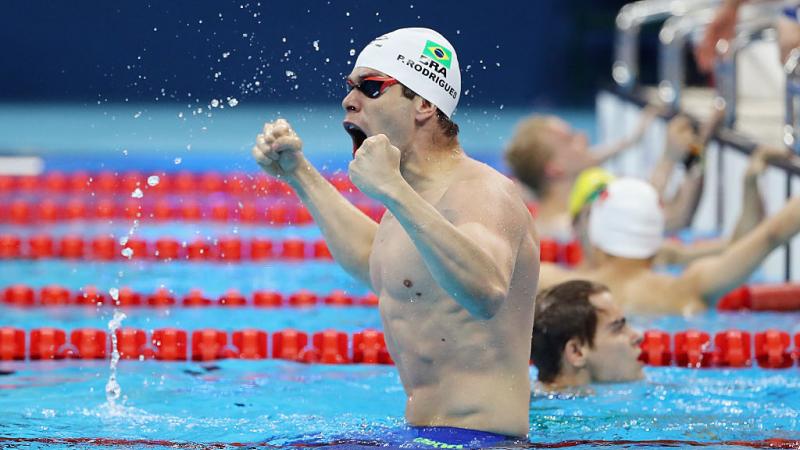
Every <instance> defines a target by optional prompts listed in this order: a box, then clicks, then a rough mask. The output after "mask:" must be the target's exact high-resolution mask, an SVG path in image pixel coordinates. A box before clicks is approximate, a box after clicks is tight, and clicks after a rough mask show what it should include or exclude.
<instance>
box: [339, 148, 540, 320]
mask: <svg viewBox="0 0 800 450" xmlns="http://www.w3.org/2000/svg"><path fill="white" fill-rule="evenodd" d="M399 164H400V151H399V150H398V149H397V148H396V147H393V146H392V145H391V144H390V143H389V140H388V139H387V138H386V137H385V136H383V135H377V136H372V137H370V138H368V139H367V140H366V141H365V142H364V144H363V145H362V146H361V148H359V150H358V152H357V153H356V158H355V159H354V160H353V162H352V163H351V164H350V177H351V179H352V180H353V182H354V183H355V184H356V186H358V187H359V188H360V189H361V190H362V192H364V193H365V194H367V195H369V196H370V197H372V198H375V199H376V200H379V201H381V202H382V203H383V204H384V205H386V207H387V208H388V210H389V212H390V213H391V214H392V215H393V216H394V217H395V218H396V219H397V221H398V222H399V223H400V225H401V226H402V227H403V229H404V230H405V232H406V233H407V234H408V235H409V237H410V238H411V240H412V242H413V243H414V245H415V247H416V248H417V250H418V251H419V253H420V255H421V256H422V259H423V261H424V262H425V265H426V267H427V268H428V270H429V271H430V273H431V275H432V276H433V278H434V280H436V282H437V284H438V285H439V286H441V287H442V289H444V291H445V292H447V294H448V295H450V296H451V297H452V298H453V299H454V300H455V301H456V302H458V303H459V304H460V305H461V306H463V307H464V308H465V309H466V310H467V311H469V312H470V314H472V315H473V316H475V317H478V318H482V319H489V318H491V317H493V316H494V315H495V313H497V311H498V310H499V309H500V307H501V306H502V304H503V302H504V301H505V300H506V298H507V297H508V293H509V288H510V284H511V278H512V275H513V272H514V268H515V263H516V259H517V253H518V252H519V251H520V250H521V249H522V250H524V251H530V252H531V258H533V257H535V244H534V243H533V234H532V231H533V230H532V227H531V218H530V214H529V213H528V212H527V210H526V209H525V207H524V204H523V203H522V202H521V201H519V198H518V197H517V196H516V195H515V194H514V187H513V185H512V184H511V182H510V181H508V180H505V179H501V178H500V177H499V176H498V178H497V179H495V180H493V181H492V182H490V183H486V180H485V178H484V179H481V180H465V181H458V182H456V183H454V184H452V185H451V186H450V187H449V188H448V190H447V192H445V193H444V196H443V197H442V199H441V200H440V201H439V202H438V205H439V206H440V208H441V212H440V211H439V210H437V209H436V207H434V206H433V205H431V204H430V203H428V202H427V201H426V200H425V199H424V198H422V197H421V196H420V195H419V194H418V193H417V192H416V191H414V189H412V187H411V186H410V185H409V184H408V183H407V182H406V181H405V180H404V179H403V178H402V176H401V175H400V171H399ZM531 269H532V270H533V271H536V267H535V266H534V267H531ZM532 280H535V278H532Z"/></svg>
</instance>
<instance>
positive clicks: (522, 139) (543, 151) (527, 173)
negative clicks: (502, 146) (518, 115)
mask: <svg viewBox="0 0 800 450" xmlns="http://www.w3.org/2000/svg"><path fill="white" fill-rule="evenodd" d="M549 124H550V117H548V116H539V115H534V116H530V117H528V118H526V119H523V120H522V122H520V123H519V125H517V129H516V131H515V132H514V137H513V138H512V139H511V143H510V144H509V145H508V148H507V149H506V152H505V158H506V162H507V163H508V166H509V167H510V168H511V172H512V173H513V174H514V177H515V178H516V179H518V180H519V181H521V182H522V183H524V184H525V185H526V186H528V187H529V188H530V189H531V190H533V192H534V193H536V195H542V194H543V193H544V192H545V191H546V190H547V187H548V186H547V177H546V176H545V169H546V167H547V163H548V162H550V160H551V159H552V157H553V154H554V149H552V148H551V147H550V145H548V143H547V142H546V141H545V140H544V139H543V137H544V136H545V135H546V134H547V133H548V131H549V128H548V127H549Z"/></svg>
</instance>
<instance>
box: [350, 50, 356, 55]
mask: <svg viewBox="0 0 800 450" xmlns="http://www.w3.org/2000/svg"><path fill="white" fill-rule="evenodd" d="M355 55H356V49H354V48H351V49H350V56H355Z"/></svg>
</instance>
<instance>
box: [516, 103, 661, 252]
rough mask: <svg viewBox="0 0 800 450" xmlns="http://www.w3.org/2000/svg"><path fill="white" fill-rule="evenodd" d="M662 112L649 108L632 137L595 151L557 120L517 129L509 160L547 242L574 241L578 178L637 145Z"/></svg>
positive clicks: (533, 120) (527, 122)
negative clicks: (572, 213)
mask: <svg viewBox="0 0 800 450" xmlns="http://www.w3.org/2000/svg"><path fill="white" fill-rule="evenodd" d="M657 113H658V110H657V109H656V108H648V109H646V110H645V111H644V113H643V114H642V118H641V121H640V123H639V126H638V127H637V129H636V131H635V132H634V133H633V134H631V136H630V137H628V138H626V139H622V140H620V141H618V142H616V143H613V144H610V145H608V146H598V147H594V148H589V141H588V139H587V137H586V135H585V134H584V133H579V132H576V131H575V130H573V129H572V128H571V127H570V126H569V124H568V123H567V122H565V121H564V120H562V119H560V118H558V117H556V116H541V115H532V116H529V117H527V118H525V119H523V120H522V121H521V122H520V123H519V124H518V125H517V129H516V132H515V133H514V136H513V137H512V139H511V143H509V145H508V147H507V148H506V150H505V159H506V162H507V164H508V166H509V167H510V169H511V172H512V174H513V175H514V177H515V178H516V179H517V180H519V182H520V183H521V186H520V188H521V190H522V191H523V193H524V194H526V195H524V196H526V197H528V199H530V200H534V199H535V200H536V201H537V202H538V203H537V208H536V226H537V230H538V231H539V233H540V234H541V235H542V236H543V237H548V238H552V239H558V240H561V241H566V240H569V239H571V235H570V233H569V230H570V220H569V214H568V213H567V207H566V205H567V196H568V195H569V192H570V189H571V188H572V183H573V182H574V181H575V177H576V176H577V175H578V173H580V172H581V171H582V170H584V169H586V168H588V167H594V166H599V165H601V164H603V163H604V162H606V161H608V160H609V159H611V158H613V157H614V156H616V155H618V154H620V153H621V152H622V151H624V150H626V149H628V148H630V147H632V146H634V145H636V144H637V143H638V142H639V141H640V140H641V139H642V137H643V136H644V133H645V131H646V130H647V128H648V127H649V125H650V124H651V123H652V121H653V119H654V118H655V117H656V115H657Z"/></svg>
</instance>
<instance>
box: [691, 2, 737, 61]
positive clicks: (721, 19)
mask: <svg viewBox="0 0 800 450" xmlns="http://www.w3.org/2000/svg"><path fill="white" fill-rule="evenodd" d="M744 2H745V0H723V1H722V3H721V4H720V5H719V7H717V12H716V14H715V15H714V19H713V20H712V21H711V23H710V24H708V26H707V27H706V30H705V33H704V35H703V39H702V40H701V41H700V42H699V43H698V44H697V46H696V47H695V49H694V56H695V60H696V61H697V65H698V66H699V67H700V70H701V71H703V72H706V73H707V72H711V69H713V68H714V60H716V59H717V50H716V47H717V42H719V41H720V40H723V39H724V40H728V41H729V40H731V39H732V38H733V34H734V32H735V31H736V21H737V17H738V15H739V7H740V6H741V5H742V3H744Z"/></svg>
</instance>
